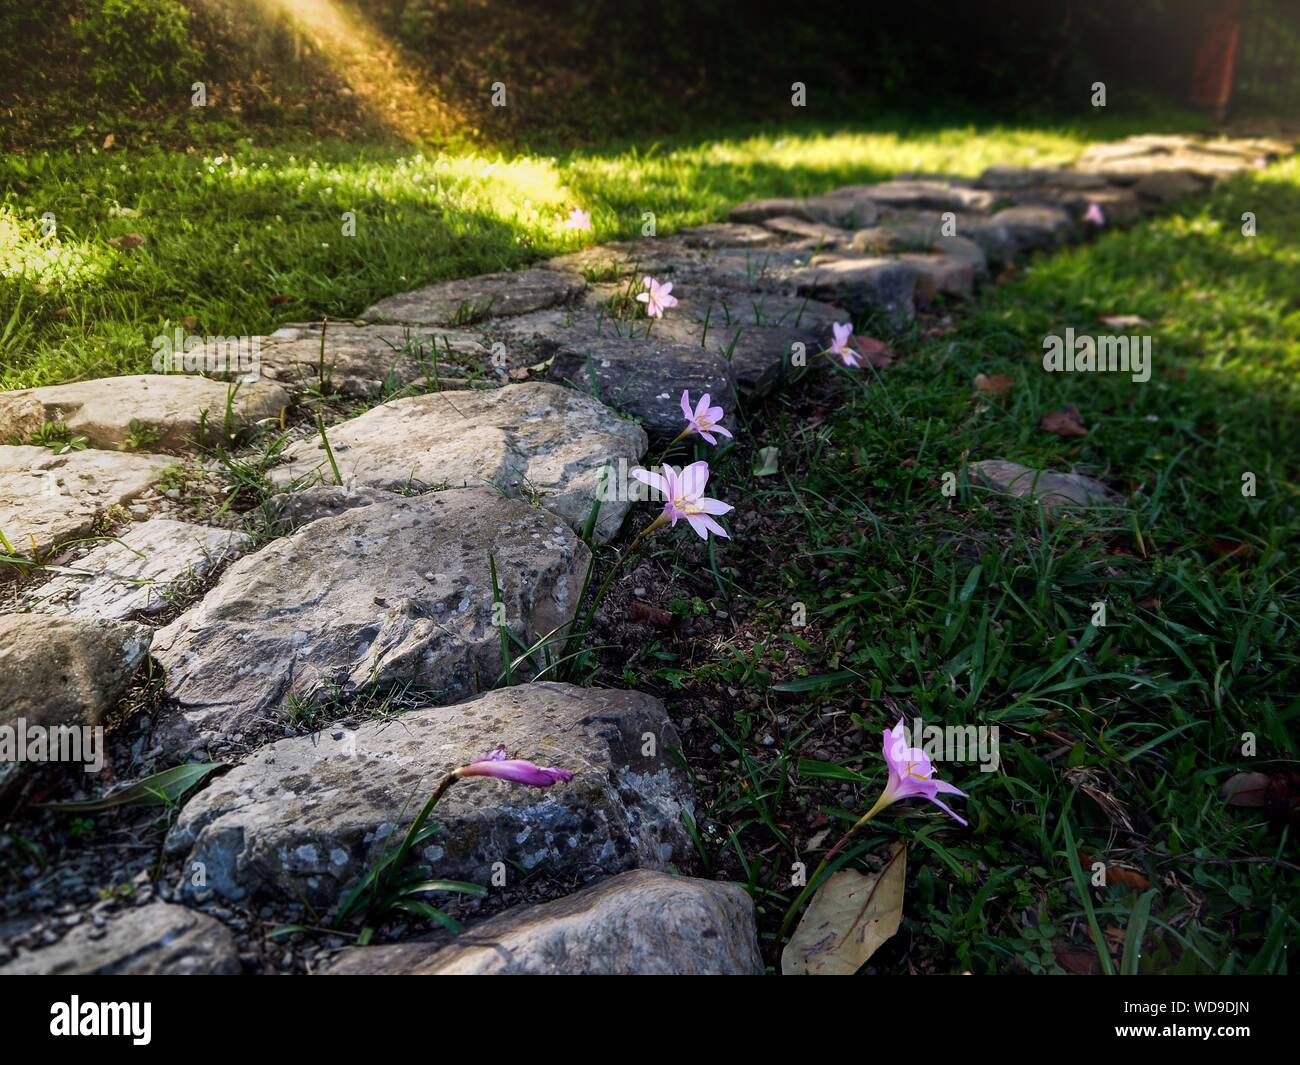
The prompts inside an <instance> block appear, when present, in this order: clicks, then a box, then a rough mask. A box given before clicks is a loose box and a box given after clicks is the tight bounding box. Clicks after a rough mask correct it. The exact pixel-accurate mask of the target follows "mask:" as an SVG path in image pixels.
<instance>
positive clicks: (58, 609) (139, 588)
mask: <svg viewBox="0 0 1300 1065" xmlns="http://www.w3.org/2000/svg"><path fill="white" fill-rule="evenodd" d="M247 543H248V537H247V536H245V535H244V534H243V533H239V532H232V531H231V530H230V529H216V528H213V527H212V526H209V525H194V524H191V523H190V522H184V521H173V520H172V519H170V518H151V519H149V520H148V521H145V522H141V523H139V524H136V525H132V526H131V528H129V529H128V530H127V531H126V532H124V533H123V534H122V535H121V536H120V537H118V538H116V539H114V540H110V541H108V542H106V543H103V544H101V545H100V546H98V547H96V548H94V549H93V550H92V551H91V552H90V553H89V554H88V555H86V556H85V557H84V558H80V559H77V560H76V562H74V563H73V564H72V565H71V566H70V567H69V568H70V569H72V570H74V571H76V572H75V573H69V574H63V575H60V576H57V577H55V578H54V579H53V580H51V581H49V582H47V583H46V584H43V585H42V586H41V587H40V588H39V589H37V590H36V592H35V593H33V594H32V595H31V596H29V597H28V600H27V606H28V607H29V608H30V609H32V610H37V611H40V612H42V613H46V614H59V615H63V616H66V617H77V618H104V619H107V620H124V619H126V618H129V617H132V616H133V615H136V614H157V613H159V612H160V611H162V610H165V609H166V608H167V607H168V606H170V605H171V603H172V602H173V601H174V599H175V597H176V596H177V594H179V593H182V592H184V591H186V590H187V589H192V588H194V587H196V585H197V584H198V583H199V582H201V581H202V580H203V578H204V577H205V576H206V575H207V574H208V573H209V572H210V571H211V570H212V569H213V567H215V566H219V565H220V564H221V563H222V562H224V561H226V560H227V559H230V558H234V557H236V556H238V555H240V554H242V553H243V551H244V548H245V546H246V545H247Z"/></svg>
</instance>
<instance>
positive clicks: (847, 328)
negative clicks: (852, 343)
mask: <svg viewBox="0 0 1300 1065" xmlns="http://www.w3.org/2000/svg"><path fill="white" fill-rule="evenodd" d="M831 332H832V333H833V334H834V338H833V339H832V340H831V346H830V349H829V350H830V353H831V354H832V355H838V356H839V357H840V358H841V359H843V360H844V365H845V366H854V367H857V366H861V365H862V362H861V361H860V360H861V358H862V356H861V355H859V354H858V353H857V352H856V351H854V350H853V349H852V348H851V347H849V339H850V338H851V337H852V336H853V323H852V322H833V323H831Z"/></svg>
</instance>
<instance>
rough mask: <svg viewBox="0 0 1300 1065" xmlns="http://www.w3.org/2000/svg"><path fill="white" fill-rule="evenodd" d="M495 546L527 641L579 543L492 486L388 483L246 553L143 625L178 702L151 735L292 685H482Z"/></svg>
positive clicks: (514, 624)
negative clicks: (167, 617)
mask: <svg viewBox="0 0 1300 1065" xmlns="http://www.w3.org/2000/svg"><path fill="white" fill-rule="evenodd" d="M639 431H640V430H638V432H639ZM492 558H495V560H496V570H497V580H498V583H499V586H500V603H501V606H502V608H503V610H504V614H503V615H502V616H503V617H504V618H505V622H506V624H507V625H508V626H509V628H510V629H511V630H512V631H513V632H515V633H516V634H517V635H518V636H519V637H520V638H521V639H522V640H524V642H525V644H526V645H527V644H531V643H532V642H533V641H534V640H535V639H537V638H538V637H539V636H542V635H545V634H547V633H549V632H551V631H552V630H554V629H555V628H556V627H557V626H561V625H564V624H566V623H568V622H569V621H570V620H571V618H572V617H573V612H574V610H575V609H576V608H577V598H578V593H579V590H580V588H581V584H582V579H583V576H584V574H585V573H586V569H587V563H588V561H589V559H590V552H589V551H588V550H587V547H586V545H585V544H583V543H582V542H581V541H580V540H579V539H578V537H577V536H576V535H575V534H574V533H573V532H572V531H571V530H570V529H569V527H568V526H567V525H565V524H564V523H563V522H562V521H561V520H560V519H558V518H557V517H556V516H555V515H554V514H551V513H549V512H548V511H546V510H543V509H542V508H541V507H536V506H530V505H529V504H528V503H526V502H523V501H521V500H515V499H506V498H504V497H503V496H502V495H501V493H500V492H498V491H496V490H495V489H491V488H470V489H462V490H456V491H446V492H429V493H426V494H424V495H419V496H395V497H393V498H392V500H391V502H384V503H373V504H371V505H369V506H363V507H355V508H352V509H349V510H345V511H343V512H342V513H340V514H338V515H336V516H334V517H328V518H320V519H318V520H316V521H313V522H311V523H310V524H308V525H305V526H303V527H302V528H301V529H299V530H298V531H297V532H296V533H295V534H294V535H292V536H290V537H287V538H285V539H282V540H275V541H272V542H271V543H270V544H268V545H267V546H266V547H264V548H262V549H261V550H260V551H257V552H255V553H253V554H251V555H245V556H244V557H243V558H242V559H240V560H239V561H238V562H236V563H235V564H234V565H233V566H231V567H230V568H229V569H228V570H226V572H225V573H224V574H223V575H222V577H221V579H220V580H219V581H218V582H217V584H216V585H215V586H214V587H213V588H212V590H211V591H209V592H208V594H207V595H206V596H205V597H204V598H203V599H202V600H201V601H200V602H199V603H198V605H196V606H194V607H192V608H191V609H190V610H188V611H186V613H184V614H182V615H181V616H180V617H179V618H177V619H176V620H175V621H173V622H172V623H171V624H170V625H168V626H166V627H165V628H162V629H159V630H158V631H157V633H156V635H155V637H154V643H153V654H154V657H155V658H156V659H157V661H158V662H159V663H160V664H161V665H162V666H163V668H164V670H166V674H167V677H166V682H165V686H164V689H163V690H164V693H165V694H166V696H167V698H168V700H169V702H170V704H171V705H172V706H173V707H174V709H173V710H172V711H171V712H170V713H168V714H165V715H164V716H163V718H162V719H161V720H160V722H159V727H160V737H161V742H162V743H163V744H164V745H165V746H166V747H167V748H168V749H170V750H172V751H174V752H176V753H178V754H179V753H182V752H184V751H186V750H188V749H190V748H191V747H192V746H194V745H196V744H199V743H202V744H208V743H211V742H213V741H219V740H224V739H228V738H231V737H232V736H233V735H234V734H243V733H246V732H251V731H257V730H265V729H267V728H268V727H278V726H282V725H283V723H284V721H285V718H284V708H285V706H286V704H287V703H288V702H289V701H290V699H291V697H296V698H297V700H299V701H300V702H302V703H308V704H309V703H312V702H315V701H317V700H320V699H324V698H326V697H329V696H332V695H334V694H338V695H341V696H343V697H348V696H351V695H354V694H356V693H358V692H368V691H371V690H374V689H376V688H378V689H381V690H382V689H385V688H388V687H396V686H399V685H403V684H410V685H413V686H414V687H415V688H416V689H419V690H423V691H425V692H427V695H428V699H429V702H430V703H445V702H455V701H456V700H457V699H464V698H466V697H467V696H470V695H473V694H475V693H476V692H478V691H480V690H482V689H484V688H488V687H490V686H491V685H493V684H494V683H496V682H497V680H498V678H499V677H500V676H501V673H502V670H503V664H502V658H501V633H500V630H499V628H498V626H497V624H496V623H495V622H494V620H493V619H494V616H495V615H494V609H493V608H494V596H493V586H492V577H491V569H490V559H492ZM521 672H522V673H526V669H524V668H523V667H521Z"/></svg>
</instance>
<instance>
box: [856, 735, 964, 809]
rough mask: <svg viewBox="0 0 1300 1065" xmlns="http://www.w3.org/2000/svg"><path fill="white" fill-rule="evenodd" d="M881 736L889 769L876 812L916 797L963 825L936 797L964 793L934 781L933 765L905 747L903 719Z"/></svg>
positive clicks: (911, 748) (915, 748)
mask: <svg viewBox="0 0 1300 1065" xmlns="http://www.w3.org/2000/svg"><path fill="white" fill-rule="evenodd" d="M883 736H884V738H885V743H884V754H885V764H886V765H887V766H889V783H888V784H887V785H885V790H884V792H883V793H882V794H881V796H880V800H879V801H878V802H877V803H876V809H883V808H884V807H886V806H889V805H891V804H893V803H896V802H898V801H899V800H900V799H910V798H911V797H912V796H914V795H919V796H920V797H921V798H923V799H929V800H930V801H931V802H932V803H934V804H935V805H936V806H937V807H939V809H941V810H942V811H943V812H944V813H946V814H947V815H948V816H949V817H951V818H952V819H953V820H955V821H957V822H959V823H960V824H963V825H964V824H966V823H967V822H966V821H965V820H963V819H962V818H960V817H958V816H957V815H956V814H955V813H953V812H952V810H950V809H949V808H948V806H947V805H945V804H944V803H942V802H940V801H939V799H938V798H937V797H936V796H938V795H941V794H947V795H962V796H964V795H965V794H966V793H965V792H964V791H961V790H960V789H958V788H956V787H954V786H953V785H951V784H949V783H948V782H947V781H946V780H939V779H938V778H936V777H935V776H934V766H933V765H931V764H930V759H929V757H928V756H927V755H926V753H925V752H924V751H923V750H921V749H920V748H919V747H908V746H907V736H906V734H905V733H904V731H903V719H902V718H901V717H900V718H899V719H898V724H897V725H895V726H894V727H893V728H892V729H887V730H886V731H885V732H884V733H883Z"/></svg>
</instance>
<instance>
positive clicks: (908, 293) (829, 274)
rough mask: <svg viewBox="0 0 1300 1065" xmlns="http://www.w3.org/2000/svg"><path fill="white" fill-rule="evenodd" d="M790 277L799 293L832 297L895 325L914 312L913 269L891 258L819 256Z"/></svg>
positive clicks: (818, 296) (824, 298)
mask: <svg viewBox="0 0 1300 1065" xmlns="http://www.w3.org/2000/svg"><path fill="white" fill-rule="evenodd" d="M792 280H793V281H794V284H795V287H796V290H797V291H798V293H799V294H800V295H801V296H808V297H809V298H810V299H815V300H825V301H832V300H833V301H834V302H835V303H837V304H841V305H843V306H844V307H846V308H848V310H850V311H851V312H853V313H854V314H855V315H856V314H866V313H869V312H876V313H879V314H882V315H884V317H885V318H886V320H887V321H888V322H889V323H890V324H891V325H893V326H895V327H896V328H901V327H902V326H905V325H906V324H907V323H908V322H910V321H911V320H912V318H913V315H914V313H915V310H914V307H913V303H912V297H913V293H914V291H915V288H916V271H915V270H913V269H912V268H911V267H910V266H908V265H906V264H905V263H901V262H898V261H896V260H893V259H874V258H869V257H860V258H843V259H829V258H821V257H819V260H818V261H817V262H816V263H815V264H814V265H812V266H809V267H808V268H807V269H805V270H801V271H799V272H798V273H796V274H795V275H794V276H793V278H792Z"/></svg>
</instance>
